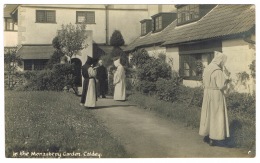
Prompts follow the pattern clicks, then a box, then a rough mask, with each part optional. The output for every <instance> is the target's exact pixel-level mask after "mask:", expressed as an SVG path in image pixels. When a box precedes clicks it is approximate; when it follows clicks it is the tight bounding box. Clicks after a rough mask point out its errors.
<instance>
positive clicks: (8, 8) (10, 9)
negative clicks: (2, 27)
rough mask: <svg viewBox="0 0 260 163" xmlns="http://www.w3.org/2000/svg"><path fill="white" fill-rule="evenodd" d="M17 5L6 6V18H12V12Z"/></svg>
mask: <svg viewBox="0 0 260 163" xmlns="http://www.w3.org/2000/svg"><path fill="white" fill-rule="evenodd" d="M17 6H18V5H17V4H6V5H5V6H4V17H5V18H10V17H11V12H13V10H14V9H15V8H16V7H17Z"/></svg>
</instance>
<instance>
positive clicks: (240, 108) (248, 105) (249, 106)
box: [226, 92, 256, 114]
mask: <svg viewBox="0 0 260 163" xmlns="http://www.w3.org/2000/svg"><path fill="white" fill-rule="evenodd" d="M255 100H256V99H255V94H253V95H250V94H246V93H237V92H233V93H230V94H229V95H228V96H227V97H226V102H227V108H228V109H230V110H232V111H235V112H247V113H250V114H255V107H256V106H255V105H256V102H255Z"/></svg>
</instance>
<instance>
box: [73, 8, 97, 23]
mask: <svg viewBox="0 0 260 163" xmlns="http://www.w3.org/2000/svg"><path fill="white" fill-rule="evenodd" d="M81 13H84V15H85V20H86V24H96V14H95V11H76V24H81V23H82V22H79V21H78V16H79V14H81ZM90 13H91V14H93V17H94V21H93V22H88V20H87V14H90Z"/></svg>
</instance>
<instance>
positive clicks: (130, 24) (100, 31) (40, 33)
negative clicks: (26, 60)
mask: <svg viewBox="0 0 260 163" xmlns="http://www.w3.org/2000/svg"><path fill="white" fill-rule="evenodd" d="M28 6H29V7H28ZM37 6H38V5H37ZM37 6H36V7H35V5H34V7H32V6H30V5H25V6H21V7H19V14H18V19H19V43H20V44H32V43H33V44H50V43H51V41H52V39H53V37H54V36H55V35H56V32H57V30H58V29H61V25H62V24H69V23H72V24H75V23H76V11H95V24H87V30H92V31H93V40H94V41H95V42H96V43H105V42H106V15H105V14H106V11H105V9H104V8H105V5H90V6H88V9H77V8H65V9H62V8H60V7H70V6H66V5H65V6H64V5H63V6H60V5H56V7H57V6H58V7H59V8H46V7H45V8H41V6H40V7H37ZM44 6H45V5H44ZM47 6H51V7H55V5H47ZM72 6H73V7H80V6H77V5H76V6H75V5H72ZM83 7H84V5H83ZM94 7H95V8H94ZM36 9H38V10H40V9H42V10H55V11H56V23H53V24H51V23H35V20H36ZM129 9H130V10H129ZM134 9H141V10H134ZM108 15H109V27H108V29H109V33H108V35H109V39H110V37H111V35H112V33H113V32H114V30H120V31H121V33H122V35H123V37H124V40H125V44H126V45H127V44H129V43H130V42H132V41H133V40H134V39H135V38H136V37H138V36H140V32H141V27H140V20H142V19H145V18H147V17H148V10H147V5H114V6H113V7H112V8H111V9H109V12H108Z"/></svg>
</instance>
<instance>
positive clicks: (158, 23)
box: [155, 16, 162, 31]
mask: <svg viewBox="0 0 260 163" xmlns="http://www.w3.org/2000/svg"><path fill="white" fill-rule="evenodd" d="M161 29H162V16H158V17H156V18H155V30H156V31H158V30H161Z"/></svg>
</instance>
